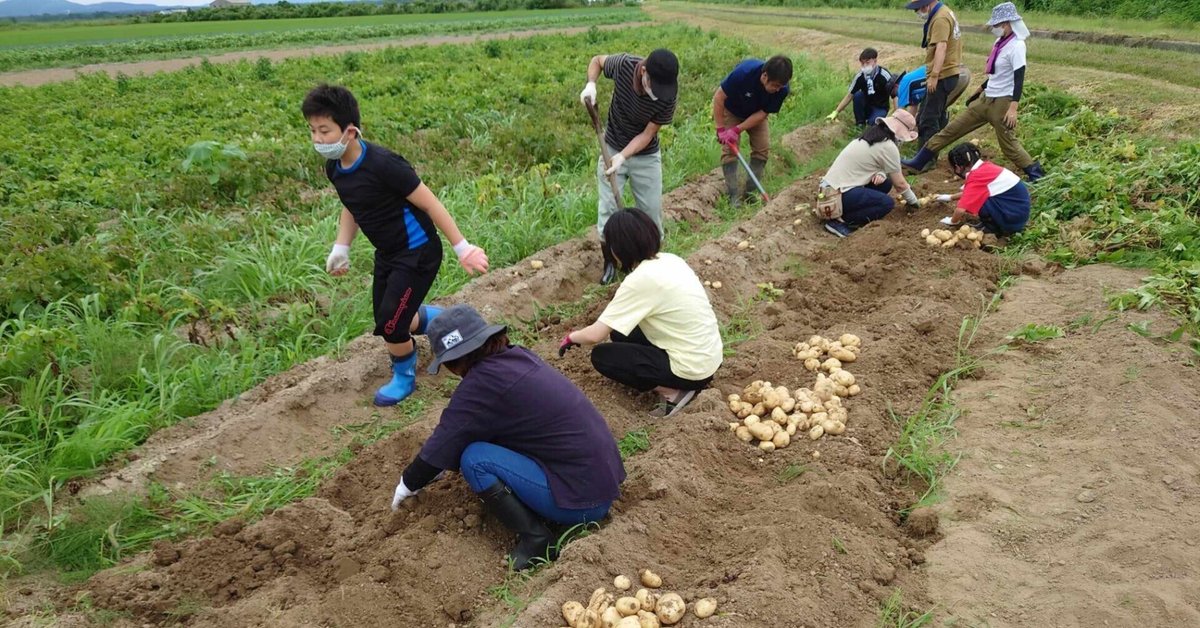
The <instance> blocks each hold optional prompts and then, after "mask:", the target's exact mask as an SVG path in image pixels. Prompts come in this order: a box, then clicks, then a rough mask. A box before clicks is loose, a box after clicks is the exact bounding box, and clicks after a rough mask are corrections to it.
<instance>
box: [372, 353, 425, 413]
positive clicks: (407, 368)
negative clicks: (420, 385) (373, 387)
mask: <svg viewBox="0 0 1200 628" xmlns="http://www.w3.org/2000/svg"><path fill="white" fill-rule="evenodd" d="M416 380H417V350H416V348H414V349H413V352H412V353H410V354H408V355H406V356H404V357H403V358H398V357H396V356H392V381H391V382H389V383H388V384H387V385H386V386H384V387H383V388H380V389H379V390H378V391H377V392H376V393H375V405H377V406H380V407H382V406H394V405H396V404H398V403H400V402H401V401H404V400H405V399H407V398H408V396H409V395H411V394H412V392H413V388H415V387H416V385H417V381H416Z"/></svg>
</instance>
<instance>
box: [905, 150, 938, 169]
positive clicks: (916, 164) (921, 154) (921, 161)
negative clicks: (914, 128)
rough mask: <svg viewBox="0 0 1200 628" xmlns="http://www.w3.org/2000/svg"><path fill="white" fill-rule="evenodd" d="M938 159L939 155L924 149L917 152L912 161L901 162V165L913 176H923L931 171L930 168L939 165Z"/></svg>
mask: <svg viewBox="0 0 1200 628" xmlns="http://www.w3.org/2000/svg"><path fill="white" fill-rule="evenodd" d="M937 157H938V156H937V153H935V152H933V151H931V150H929V149H928V148H925V147H922V148H921V150H919V151H917V154H916V155H913V158H912V159H906V160H904V161H901V162H900V164H901V165H903V166H904V169H905V170H907V171H909V172H910V173H912V174H921V173H922V172H925V171H926V170H929V167H930V166H932V165H933V164H935V163H937Z"/></svg>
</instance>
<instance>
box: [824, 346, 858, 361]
mask: <svg viewBox="0 0 1200 628" xmlns="http://www.w3.org/2000/svg"><path fill="white" fill-rule="evenodd" d="M829 357H830V358H833V359H835V360H838V361H839V362H853V361H855V360H857V359H858V355H857V354H855V353H854V352H853V351H851V350H849V349H834V350H832V351H830V352H829Z"/></svg>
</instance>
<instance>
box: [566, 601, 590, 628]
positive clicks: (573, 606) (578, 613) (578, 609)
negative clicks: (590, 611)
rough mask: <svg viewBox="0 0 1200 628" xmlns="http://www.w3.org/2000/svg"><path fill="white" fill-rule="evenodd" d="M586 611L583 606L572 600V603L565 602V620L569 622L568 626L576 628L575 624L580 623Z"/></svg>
mask: <svg viewBox="0 0 1200 628" xmlns="http://www.w3.org/2000/svg"><path fill="white" fill-rule="evenodd" d="M584 610H585V609H584V608H583V604H580V603H579V602H576V601H574V600H571V601H570V602H563V605H562V615H563V619H565V620H567V624H568V625H570V626H571V627H572V628H574V626H575V624H576V623H578V622H579V619H580V618H581V617H583V613H584Z"/></svg>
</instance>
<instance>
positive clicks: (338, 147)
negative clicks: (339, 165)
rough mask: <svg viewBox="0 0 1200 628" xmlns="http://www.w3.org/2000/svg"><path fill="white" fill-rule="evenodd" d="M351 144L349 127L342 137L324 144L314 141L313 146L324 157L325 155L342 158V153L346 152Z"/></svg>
mask: <svg viewBox="0 0 1200 628" xmlns="http://www.w3.org/2000/svg"><path fill="white" fill-rule="evenodd" d="M349 146H350V129H349V128H348V129H346V132H345V133H343V134H342V139H340V140H338V141H336V142H334V143H332V144H322V143H320V142H313V148H314V149H316V151H317V153H318V154H319V155H321V156H322V157H324V158H325V159H341V158H342V155H345V154H346V148H348V147H349Z"/></svg>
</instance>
